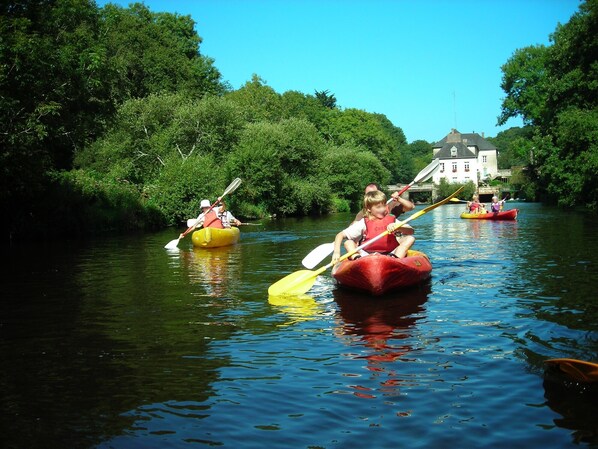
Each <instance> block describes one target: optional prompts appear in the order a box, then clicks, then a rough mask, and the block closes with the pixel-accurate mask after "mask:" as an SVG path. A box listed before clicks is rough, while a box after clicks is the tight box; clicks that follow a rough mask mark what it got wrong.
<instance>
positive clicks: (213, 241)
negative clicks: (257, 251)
mask: <svg viewBox="0 0 598 449" xmlns="http://www.w3.org/2000/svg"><path fill="white" fill-rule="evenodd" d="M240 237H241V232H240V231H239V228H226V229H220V228H201V229H200V230H198V231H195V232H194V233H193V235H192V236H191V239H192V240H193V246H195V247H198V248H218V247H220V246H229V245H234V244H236V243H237V242H238V241H239V238H240Z"/></svg>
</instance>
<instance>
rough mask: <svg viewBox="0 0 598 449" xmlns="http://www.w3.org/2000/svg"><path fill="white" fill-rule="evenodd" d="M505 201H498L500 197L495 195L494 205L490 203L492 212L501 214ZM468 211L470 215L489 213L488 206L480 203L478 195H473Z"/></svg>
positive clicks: (467, 207) (468, 204)
mask: <svg viewBox="0 0 598 449" xmlns="http://www.w3.org/2000/svg"><path fill="white" fill-rule="evenodd" d="M504 203H505V200H500V201H499V200H498V197H497V196H496V195H495V196H493V197H492V203H490V212H500V211H501V210H502V209H503V205H504ZM466 209H467V211H468V212H469V213H470V214H486V213H488V211H487V210H486V205H485V204H484V203H480V199H479V196H478V195H477V194H475V193H474V194H473V196H472V198H471V201H468V202H467V206H466Z"/></svg>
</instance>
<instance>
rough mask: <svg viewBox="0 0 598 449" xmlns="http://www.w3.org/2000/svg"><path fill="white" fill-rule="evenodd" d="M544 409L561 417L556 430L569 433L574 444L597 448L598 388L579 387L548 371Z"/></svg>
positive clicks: (591, 385) (555, 421) (589, 385)
mask: <svg viewBox="0 0 598 449" xmlns="http://www.w3.org/2000/svg"><path fill="white" fill-rule="evenodd" d="M544 397H545V398H546V405H548V406H549V407H550V408H551V409H552V410H553V411H555V412H556V413H558V414H559V415H561V417H560V418H555V419H554V420H553V422H554V424H555V426H557V427H562V428H564V429H569V430H572V431H573V432H572V433H571V436H572V439H573V442H574V443H576V444H579V443H590V444H592V445H594V444H598V422H597V421H596V417H597V416H598V384H596V383H594V384H585V385H583V384H578V383H576V382H573V381H571V380H568V379H566V378H565V377H564V376H562V375H559V374H558V373H557V372H555V371H554V370H547V371H546V374H545V377H544Z"/></svg>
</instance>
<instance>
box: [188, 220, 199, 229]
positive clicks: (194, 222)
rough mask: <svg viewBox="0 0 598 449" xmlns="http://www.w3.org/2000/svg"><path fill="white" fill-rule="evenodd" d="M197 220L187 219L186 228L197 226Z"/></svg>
mask: <svg viewBox="0 0 598 449" xmlns="http://www.w3.org/2000/svg"><path fill="white" fill-rule="evenodd" d="M198 221H199V220H198V219H197V218H187V227H188V228H192V227H193V226H195V225H196V224H197V222H198Z"/></svg>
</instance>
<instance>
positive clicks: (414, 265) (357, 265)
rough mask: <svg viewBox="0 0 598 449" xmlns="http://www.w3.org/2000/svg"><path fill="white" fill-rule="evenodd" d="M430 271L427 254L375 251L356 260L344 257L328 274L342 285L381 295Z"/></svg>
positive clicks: (417, 280)
mask: <svg viewBox="0 0 598 449" xmlns="http://www.w3.org/2000/svg"><path fill="white" fill-rule="evenodd" d="M431 272H432V264H430V260H429V259H428V256H426V255H425V254H424V253H421V252H419V251H409V252H408V253H407V257H405V258H403V259H397V258H395V257H390V256H385V255H382V254H377V253H375V254H370V255H369V256H363V257H360V258H359V259H356V260H349V259H346V260H344V261H342V262H341V263H340V264H339V265H338V266H337V267H336V269H335V270H333V272H332V276H333V277H334V279H336V281H337V282H338V284H339V285H341V286H343V287H348V288H352V289H355V290H360V291H365V292H368V293H371V294H372V295H383V294H384V293H386V292H389V291H391V290H397V289H400V288H403V287H408V286H410V285H413V284H417V283H419V282H422V281H423V280H425V279H427V278H429V277H430V273H431Z"/></svg>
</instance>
